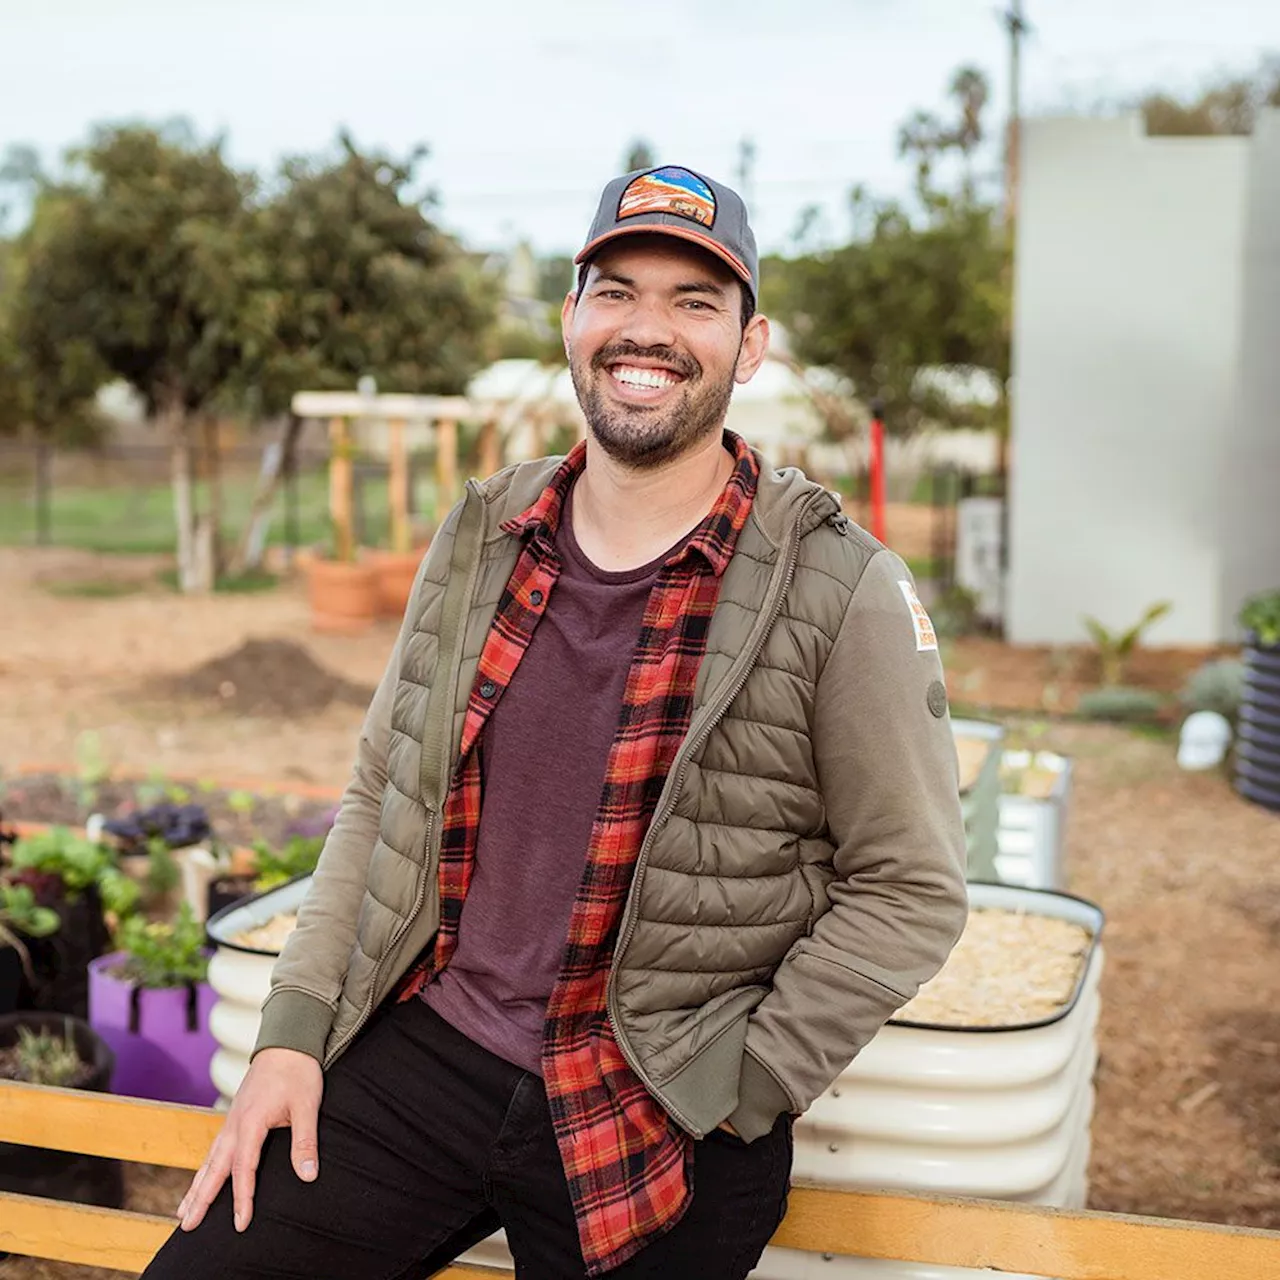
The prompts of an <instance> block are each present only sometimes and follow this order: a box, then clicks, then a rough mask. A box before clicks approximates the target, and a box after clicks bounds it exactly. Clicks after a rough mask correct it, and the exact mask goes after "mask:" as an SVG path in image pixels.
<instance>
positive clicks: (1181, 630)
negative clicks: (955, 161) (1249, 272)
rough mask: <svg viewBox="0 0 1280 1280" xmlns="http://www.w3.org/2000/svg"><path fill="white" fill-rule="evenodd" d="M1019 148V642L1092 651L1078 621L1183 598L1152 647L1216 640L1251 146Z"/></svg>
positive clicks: (1135, 139)
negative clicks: (1081, 643) (1226, 444)
mask: <svg viewBox="0 0 1280 1280" xmlns="http://www.w3.org/2000/svg"><path fill="white" fill-rule="evenodd" d="M1023 146H1024V151H1023V158H1022V183H1023V185H1022V193H1021V205H1020V210H1019V231H1018V259H1017V275H1016V282H1015V321H1014V370H1013V373H1014V381H1013V393H1012V396H1013V400H1012V408H1013V426H1012V431H1013V436H1012V438H1013V482H1012V496H1011V506H1010V579H1009V602H1010V603H1009V613H1008V616H1007V619H1006V629H1007V633H1008V635H1009V637H1010V639H1012V640H1013V641H1015V642H1016V643H1062V642H1070V641H1076V640H1081V639H1083V638H1084V633H1083V629H1082V627H1081V625H1080V617H1081V615H1082V614H1086V613H1088V614H1093V615H1094V616H1096V617H1098V618H1099V619H1101V620H1102V621H1103V622H1104V623H1105V624H1106V625H1108V626H1112V627H1115V626H1121V625H1128V624H1129V623H1132V622H1133V621H1135V620H1136V619H1137V617H1138V616H1139V615H1140V613H1141V612H1142V610H1143V609H1144V608H1145V607H1146V606H1147V605H1148V604H1150V603H1152V602H1153V601H1156V600H1160V599H1169V600H1172V601H1173V602H1174V609H1173V612H1172V613H1171V614H1170V615H1168V616H1167V617H1166V618H1165V619H1164V620H1163V621H1162V622H1160V623H1159V624H1157V626H1156V627H1154V628H1153V629H1152V631H1151V634H1150V639H1151V641H1152V642H1153V643H1156V644H1161V643H1163V644H1177V643H1207V642H1212V641H1215V640H1217V639H1218V638H1219V636H1220V635H1221V633H1222V619H1223V616H1224V610H1225V608H1226V606H1225V605H1224V601H1223V588H1222V578H1223V573H1224V559H1225V557H1224V554H1223V552H1222V549H1221V545H1220V538H1221V536H1222V521H1221V514H1220V511H1219V497H1218V495H1219V493H1220V491H1221V487H1222V468H1223V465H1224V448H1223V439H1224V436H1225V434H1226V433H1227V432H1228V430H1229V429H1230V425H1231V423H1232V421H1233V419H1234V418H1235V417H1236V416H1237V415H1238V413H1239V408H1238V405H1239V401H1238V399H1237V397H1236V394H1235V388H1236V381H1237V376H1238V371H1239V352H1240V338H1239V335H1240V325H1241V317H1242V307H1241V299H1242V277H1243V273H1244V252H1243V246H1244V238H1245V208H1246V201H1245V186H1246V178H1247V172H1248V161H1249V153H1250V142H1249V140H1247V139H1236V138H1210V139H1201V138H1185V139H1181V138H1180V139H1152V138H1147V137H1146V136H1145V135H1144V134H1143V132H1142V129H1141V124H1140V122H1139V120H1138V119H1137V118H1124V119H1120V120H1088V119H1083V120H1045V121H1033V122H1030V123H1029V124H1028V125H1027V126H1026V128H1025V133H1024V143H1023ZM1273 207H1275V208H1280V206H1273Z"/></svg>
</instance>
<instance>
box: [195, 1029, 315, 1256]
mask: <svg viewBox="0 0 1280 1280" xmlns="http://www.w3.org/2000/svg"><path fill="white" fill-rule="evenodd" d="M323 1092H324V1074H323V1072H322V1071H321V1070H320V1064H319V1063H318V1062H317V1061H316V1060H315V1059H314V1058H313V1057H311V1055H310V1054H306V1053H299V1052H298V1051H297V1050H296V1049H263V1050H262V1052H261V1053H259V1054H258V1055H257V1057H255V1058H254V1060H253V1064H252V1065H251V1066H250V1068H249V1072H248V1074H247V1075H246V1076H245V1078H244V1080H243V1081H242V1082H241V1085H240V1088H239V1089H237V1090H236V1096H235V1100H234V1101H233V1102H232V1104H231V1110H230V1111H228V1112H227V1118H226V1121H225V1122H224V1123H223V1126H222V1129H221V1131H220V1132H219V1134H218V1136H217V1137H216V1138H215V1139H214V1140H213V1146H212V1147H210V1148H209V1154H208V1155H207V1156H206V1157H205V1162H204V1164H202V1165H201V1166H200V1169H199V1171H198V1172H197V1173H196V1176H195V1177H194V1178H193V1179H192V1180H191V1186H190V1187H189V1188H188V1189H187V1194H186V1195H185V1196H183V1198H182V1203H181V1204H180V1205H179V1206H178V1218H179V1220H180V1225H181V1227H182V1229H183V1231H192V1230H194V1229H195V1228H196V1227H198V1226H199V1225H200V1223H201V1222H202V1221H203V1219H204V1215H205V1212H206V1210H207V1209H208V1208H209V1206H210V1205H211V1204H212V1203H213V1198H214V1197H215V1196H216V1195H217V1194H218V1192H219V1191H220V1190H221V1189H222V1184H223V1183H224V1182H226V1180H227V1174H228V1173H229V1174H230V1175H231V1185H232V1189H233V1192H234V1201H235V1224H236V1230H237V1231H243V1230H244V1229H245V1228H246V1227H247V1226H248V1225H249V1221H250V1219H251V1218H252V1217H253V1190H254V1183H255V1181H256V1179H257V1173H258V1160H259V1158H260V1156H261V1155H262V1144H263V1142H264V1141H265V1139H266V1136H267V1131H268V1130H269V1129H283V1128H285V1127H286V1126H288V1127H290V1128H292V1130H293V1146H292V1158H293V1169H294V1172H295V1173H296V1174H297V1175H298V1177H299V1178H301V1179H302V1180H303V1181H304V1182H313V1181H314V1180H315V1178H316V1175H317V1174H318V1173H319V1172H320V1152H319V1149H318V1148H317V1145H316V1125H317V1121H318V1118H319V1114H320V1096H321V1094H322V1093H323Z"/></svg>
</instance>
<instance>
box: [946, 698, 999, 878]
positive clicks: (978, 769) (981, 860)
mask: <svg viewBox="0 0 1280 1280" xmlns="http://www.w3.org/2000/svg"><path fill="white" fill-rule="evenodd" d="M951 731H952V733H953V734H954V735H955V739H956V747H957V749H958V750H959V752H960V766H961V777H960V809H961V812H963V814H964V831H965V847H966V849H967V851H968V855H969V860H968V876H969V879H970V880H996V879H999V875H998V873H997V871H996V853H997V852H998V844H997V837H996V833H997V831H998V829H999V826H1000V747H1001V744H1002V743H1003V742H1004V726H1003V725H999V724H989V723H987V722H986V721H984V720H953V721H952V722H951Z"/></svg>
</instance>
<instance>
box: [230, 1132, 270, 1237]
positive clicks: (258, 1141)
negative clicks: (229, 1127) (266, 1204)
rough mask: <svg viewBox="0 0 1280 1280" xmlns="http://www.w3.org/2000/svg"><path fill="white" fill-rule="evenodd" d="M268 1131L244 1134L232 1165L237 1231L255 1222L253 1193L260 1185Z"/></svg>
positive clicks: (233, 1201) (233, 1199)
mask: <svg viewBox="0 0 1280 1280" xmlns="http://www.w3.org/2000/svg"><path fill="white" fill-rule="evenodd" d="M266 1136H267V1131H266V1129H254V1130H252V1131H248V1132H242V1133H241V1137H240V1142H239V1144H238V1146H237V1148H236V1154H235V1159H234V1160H233V1161H232V1163H231V1190H232V1203H233V1205H234V1207H235V1224H236V1230H237V1231H243V1230H244V1229H245V1228H246V1227H247V1226H248V1225H249V1223H250V1222H251V1221H253V1193H254V1189H255V1188H256V1187H257V1184H258V1160H259V1158H260V1157H261V1155H262V1143H263V1141H264V1140H265V1139H266Z"/></svg>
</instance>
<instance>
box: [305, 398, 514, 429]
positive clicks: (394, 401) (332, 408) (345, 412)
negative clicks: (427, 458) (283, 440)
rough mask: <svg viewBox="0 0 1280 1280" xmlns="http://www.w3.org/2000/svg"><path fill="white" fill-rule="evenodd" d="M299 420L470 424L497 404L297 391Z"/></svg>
mask: <svg viewBox="0 0 1280 1280" xmlns="http://www.w3.org/2000/svg"><path fill="white" fill-rule="evenodd" d="M292 408H293V412H294V413H296V414H297V415H298V417H299V418H368V419H381V420H383V421H386V420H389V419H391V418H406V419H408V420H409V421H410V422H434V421H435V420H436V419H437V418H461V419H462V421H464V422H470V421H473V420H476V419H479V418H483V417H485V416H488V415H490V414H494V413H497V412H498V411H499V410H500V409H501V408H502V405H501V402H497V401H491V400H471V399H469V398H468V397H466V396H411V395H400V394H396V393H394V392H393V393H386V394H382V395H376V396H373V397H372V398H370V397H368V396H362V395H361V394H360V393H359V392H358V391H299V392H298V393H297V394H296V395H295V396H294V397H293V401H292Z"/></svg>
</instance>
